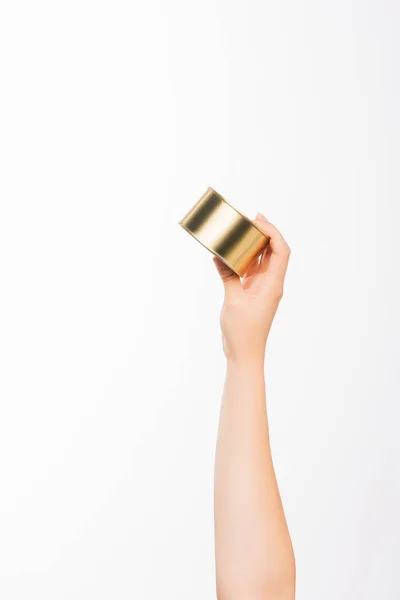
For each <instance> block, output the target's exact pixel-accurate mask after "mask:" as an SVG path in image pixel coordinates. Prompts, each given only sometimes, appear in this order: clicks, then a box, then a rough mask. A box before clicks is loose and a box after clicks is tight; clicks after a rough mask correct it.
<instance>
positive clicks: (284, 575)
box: [217, 557, 296, 600]
mask: <svg viewBox="0 0 400 600" xmlns="http://www.w3.org/2000/svg"><path fill="white" fill-rule="evenodd" d="M295 592H296V564H295V561H294V557H293V561H292V562H291V564H290V566H289V565H287V567H286V569H285V570H284V571H282V572H281V573H274V574H270V575H269V576H268V577H265V578H264V579H263V580H262V581H258V582H249V581H246V582H243V581H242V582H240V581H237V580H236V581H233V580H232V581H230V582H226V581H225V582H218V581H217V599H218V600H295Z"/></svg>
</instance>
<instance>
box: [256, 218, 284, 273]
mask: <svg viewBox="0 0 400 600" xmlns="http://www.w3.org/2000/svg"><path fill="white" fill-rule="evenodd" d="M257 217H258V218H257V226H258V227H259V228H260V229H261V231H262V232H263V233H265V235H266V236H268V237H269V253H268V252H265V253H264V255H263V259H262V260H261V264H260V275H262V276H264V277H266V276H268V277H269V278H270V277H271V278H273V279H275V280H277V281H278V282H280V283H281V284H283V280H284V279H285V274H286V270H287V267H288V263H289V258H290V248H289V246H288V244H287V242H286V241H285V239H284V237H283V235H282V234H281V233H280V231H279V230H278V229H277V228H276V227H275V226H274V225H272V223H270V222H269V221H268V220H267V219H266V217H264V215H257Z"/></svg>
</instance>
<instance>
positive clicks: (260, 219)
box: [256, 213, 269, 223]
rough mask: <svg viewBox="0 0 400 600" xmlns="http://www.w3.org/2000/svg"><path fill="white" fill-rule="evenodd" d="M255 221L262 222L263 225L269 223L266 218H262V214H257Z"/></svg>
mask: <svg viewBox="0 0 400 600" xmlns="http://www.w3.org/2000/svg"><path fill="white" fill-rule="evenodd" d="M256 221H264V222H265V223H268V222H269V221H268V219H267V217H266V216H264V215H263V214H262V213H257V216H256Z"/></svg>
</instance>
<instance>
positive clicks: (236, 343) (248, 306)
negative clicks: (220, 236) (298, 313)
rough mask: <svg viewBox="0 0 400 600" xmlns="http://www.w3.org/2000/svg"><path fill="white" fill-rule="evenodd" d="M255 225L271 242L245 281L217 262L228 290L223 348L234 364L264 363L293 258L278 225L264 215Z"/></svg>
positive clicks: (223, 325) (224, 311)
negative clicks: (290, 259)
mask: <svg viewBox="0 0 400 600" xmlns="http://www.w3.org/2000/svg"><path fill="white" fill-rule="evenodd" d="M255 223H257V226H258V227H259V229H261V231H262V232H263V233H265V235H267V236H268V237H269V238H270V241H269V244H268V246H267V248H266V249H265V250H264V252H263V253H262V255H261V257H260V258H259V259H258V260H256V261H255V262H254V263H253V264H252V265H251V266H250V267H249V269H248V271H247V273H246V274H245V276H244V277H243V278H242V280H241V279H240V277H239V276H238V275H236V274H235V273H234V272H233V271H232V270H231V269H230V268H229V267H228V266H227V265H225V263H223V262H222V261H221V260H220V259H219V258H214V263H215V265H216V267H217V269H218V272H219V274H220V276H221V279H222V282H223V284H224V288H225V299H224V304H223V307H222V311H221V328H222V338H223V347H224V352H225V355H226V357H227V358H228V359H232V360H233V361H241V362H242V361H249V360H250V361H253V360H257V361H260V360H262V361H263V360H264V354H265V346H266V342H267V338H268V334H269V331H270V328H271V325H272V321H273V319H274V316H275V313H276V311H277V309H278V306H279V302H280V300H281V298H282V295H283V284H284V280H285V275H286V269H287V266H288V262H289V257H290V248H289V246H288V245H287V243H286V242H285V240H284V239H283V237H282V235H281V234H280V233H279V231H278V230H277V229H276V227H274V225H272V224H271V223H270V222H269V221H268V220H267V219H266V218H265V217H264V216H263V215H261V214H258V215H257V217H256V219H255Z"/></svg>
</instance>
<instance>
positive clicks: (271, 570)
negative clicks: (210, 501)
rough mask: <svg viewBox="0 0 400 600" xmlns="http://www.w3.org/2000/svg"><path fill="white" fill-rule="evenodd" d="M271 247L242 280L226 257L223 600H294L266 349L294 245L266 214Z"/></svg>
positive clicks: (218, 465) (219, 464)
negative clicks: (273, 440)
mask: <svg viewBox="0 0 400 600" xmlns="http://www.w3.org/2000/svg"><path fill="white" fill-rule="evenodd" d="M256 220H257V224H258V226H259V227H260V228H261V229H263V230H264V231H265V233H266V234H267V235H269V236H270V238H271V241H270V245H269V248H268V249H267V250H266V251H265V253H264V254H263V256H262V258H261V260H260V261H259V263H258V264H255V265H253V266H252V267H251V268H250V270H249V272H248V273H247V274H246V277H245V278H244V279H243V280H242V281H241V280H240V279H239V277H237V276H236V275H235V274H234V273H233V272H232V271H230V270H229V269H228V268H227V267H226V266H225V265H224V264H223V263H222V262H221V261H219V260H218V259H215V263H216V266H217V268H218V271H219V273H220V275H221V278H222V280H223V283H224V287H225V301H224V306H223V309H222V313H221V325H222V332H223V341H224V350H225V354H226V358H227V370H226V380H225V387H224V393H223V398H222V405H221V413H220V423H219V431H218V442H217V451H216V461H215V498H214V512H215V550H216V570H217V595H218V600H293V599H294V596H295V562H294V554H293V549H292V544H291V541H290V536H289V532H288V528H287V524H286V519H285V515H284V512H283V508H282V503H281V499H280V495H279V489H278V485H277V482H276V478H275V471H274V467H273V463H272V457H271V450H270V443H269V432H268V420H267V409H266V398H265V382H264V354H265V345H266V341H267V338H268V334H269V330H270V327H271V324H272V320H273V318H274V315H275V313H276V310H277V308H278V304H279V300H280V298H281V296H282V292H283V281H284V277H285V273H286V268H287V263H288V259H289V254H290V251H289V248H288V246H287V244H286V242H285V241H284V239H283V238H282V236H281V234H280V233H279V232H278V231H277V230H276V228H275V227H274V226H273V225H271V224H270V223H269V222H268V221H267V220H266V219H265V217H262V216H261V215H258V216H257V219H256Z"/></svg>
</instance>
